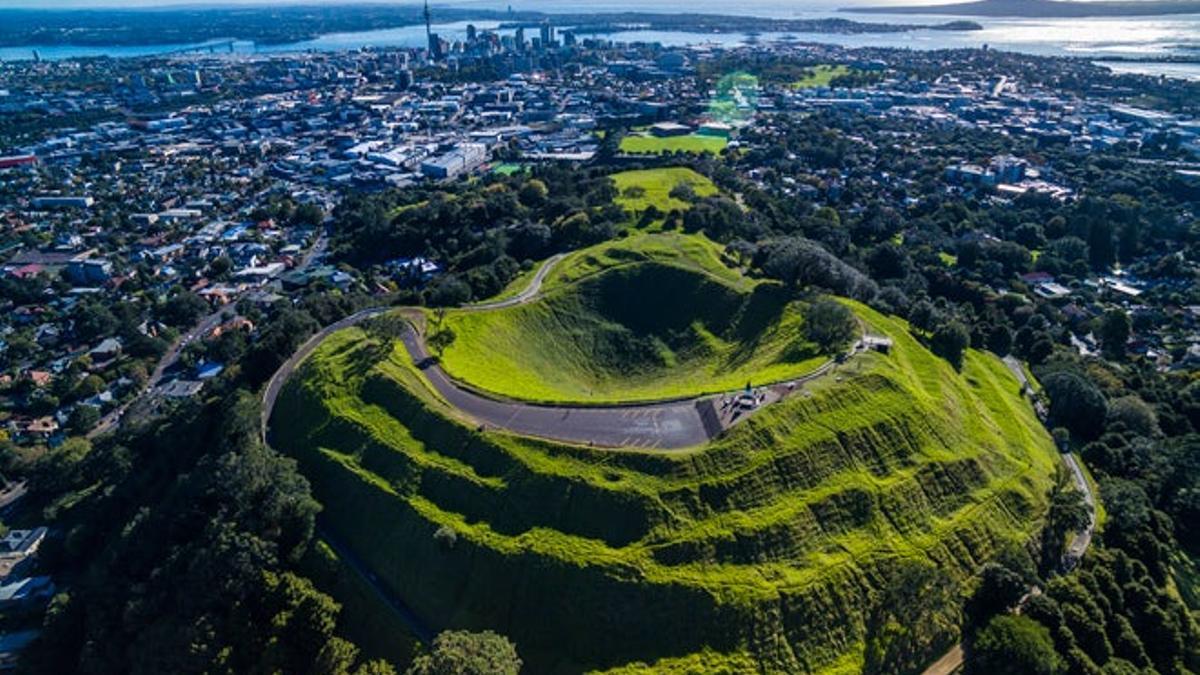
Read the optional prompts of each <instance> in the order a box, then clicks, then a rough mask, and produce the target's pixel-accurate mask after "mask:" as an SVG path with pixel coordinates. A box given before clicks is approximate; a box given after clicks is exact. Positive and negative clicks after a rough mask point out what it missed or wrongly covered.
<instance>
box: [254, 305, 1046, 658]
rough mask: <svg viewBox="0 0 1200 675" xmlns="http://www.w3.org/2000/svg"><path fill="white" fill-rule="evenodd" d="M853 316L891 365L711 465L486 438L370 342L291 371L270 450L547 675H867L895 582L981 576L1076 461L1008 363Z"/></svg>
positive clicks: (862, 372)
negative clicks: (881, 339) (945, 357)
mask: <svg viewBox="0 0 1200 675" xmlns="http://www.w3.org/2000/svg"><path fill="white" fill-rule="evenodd" d="M854 308H855V311H856V312H857V313H858V314H859V315H860V316H861V317H863V318H864V319H865V320H866V321H867V322H869V323H870V324H871V328H872V330H873V331H876V332H880V333H884V334H887V335H889V336H891V337H892V338H893V339H894V340H895V341H896V343H895V347H894V349H893V350H892V353H891V354H890V355H886V356H885V355H880V354H869V355H866V356H864V357H862V358H860V359H855V360H854V361H852V362H851V364H848V365H847V366H845V367H844V368H842V369H841V370H840V371H839V373H838V375H837V377H830V378H825V379H821V380H819V381H818V382H816V383H814V384H812V385H811V386H807V387H806V388H807V391H806V392H805V393H803V394H799V395H796V396H793V397H791V398H789V399H787V400H785V401H784V402H781V403H779V404H776V405H773V406H771V407H768V408H766V409H764V410H762V411H761V412H759V413H758V414H756V415H755V416H753V417H752V418H750V419H749V420H747V421H746V422H745V423H743V424H741V425H739V426H737V427H735V428H734V429H732V430H731V431H730V432H729V433H728V434H727V435H726V436H724V437H722V438H720V439H718V440H717V441H715V442H713V443H712V444H710V445H709V446H707V447H705V448H702V449H698V450H695V451H689V452H680V453H661V454H653V453H644V452H615V451H602V450H597V449H589V448H581V447H572V446H565V445H560V444H554V443H549V442H544V441H537V440H532V439H525V438H517V437H514V436H512V435H508V434H504V433H500V432H494V431H487V432H479V431H477V430H475V429H474V427H473V426H472V425H469V424H464V423H461V422H460V421H459V420H457V419H456V416H455V413H454V412H453V411H451V410H448V409H447V408H446V405H445V404H444V402H442V401H440V400H438V398H437V397H436V396H434V395H432V394H431V393H430V390H429V387H428V385H427V383H425V382H424V381H423V380H422V378H421V375H420V374H419V371H417V370H416V369H415V368H414V367H413V365H412V364H411V362H410V361H409V359H407V357H406V355H405V353H404V351H403V349H402V348H398V347H397V346H395V345H388V344H376V343H374V342H373V341H372V339H370V338H368V337H367V336H366V334H365V333H363V332H362V331H361V330H359V329H349V330H346V331H342V332H339V333H337V334H335V335H334V336H332V337H331V338H330V339H329V340H327V341H326V342H325V343H323V344H322V345H321V346H320V347H319V348H318V349H317V350H316V351H315V352H314V354H313V355H312V356H311V357H310V358H309V359H308V360H307V361H306V362H305V364H304V365H303V366H302V368H301V369H300V370H299V371H298V372H297V373H296V374H295V375H294V376H293V378H292V379H291V381H290V382H289V383H288V385H287V387H286V388H285V390H284V392H283V394H282V396H281V398H280V400H279V403H278V405H277V407H276V409H275V412H274V415H275V419H274V420H273V423H272V425H271V428H272V429H273V430H274V431H273V434H274V435H273V437H272V439H271V442H272V445H273V446H274V447H276V448H277V449H279V450H281V451H283V452H286V453H288V454H290V455H292V456H294V457H296V458H297V459H298V461H299V462H300V465H301V467H302V469H303V470H304V472H305V474H306V475H307V476H308V477H309V479H310V480H311V481H312V484H313V489H314V492H315V494H316V495H317V497H318V499H320V501H321V502H322V504H323V505H324V511H323V514H322V518H323V520H324V523H325V526H326V527H327V528H329V529H330V530H331V531H332V532H336V533H337V536H338V537H339V538H340V539H341V540H342V541H343V542H345V544H346V545H348V546H350V547H351V548H352V549H353V550H355V551H356V552H357V553H358V555H359V556H360V557H361V558H362V559H363V560H365V561H366V563H367V564H368V565H370V566H371V568H372V569H373V570H374V571H375V573H376V574H377V575H378V577H379V579H380V581H381V582H382V583H384V584H386V585H388V586H389V587H390V588H392V589H394V590H395V591H396V592H398V593H399V594H400V595H401V596H402V597H403V598H404V599H405V601H406V602H407V603H408V604H409V605H410V606H411V607H413V608H414V609H415V610H416V611H417V612H418V613H419V614H420V615H421V616H422V617H423V618H424V619H425V621H426V622H428V623H429V624H430V625H432V626H434V627H435V628H447V627H455V628H468V629H483V628H491V629H495V630H498V631H500V632H502V633H504V634H507V635H509V636H511V637H512V638H513V639H514V641H515V642H516V643H517V645H518V646H519V649H520V652H521V654H522V656H523V658H525V660H526V663H527V664H528V666H529V668H530V670H531V672H582V671H589V670H599V671H604V670H615V671H619V672H643V671H656V672H663V671H668V672H719V671H722V670H724V671H725V672H745V671H746V670H748V669H750V668H758V669H761V670H762V671H765V672H828V671H831V670H832V671H836V672H856V671H857V670H858V669H859V668H860V667H861V663H862V659H863V654H864V650H865V649H866V640H867V638H868V629H867V626H868V617H869V616H870V614H871V612H872V611H873V609H874V607H875V603H876V602H878V600H877V598H878V595H877V591H878V590H879V589H880V586H881V583H882V582H881V579H883V578H885V575H886V574H887V573H888V570H891V569H894V568H895V566H896V565H897V564H898V563H899V562H901V561H904V560H921V561H930V562H933V563H935V564H937V565H938V566H939V567H940V568H941V569H944V570H947V571H948V572H949V573H951V574H952V575H953V576H954V577H955V578H956V579H959V580H962V579H964V578H965V577H966V576H967V575H969V574H971V573H972V572H974V571H975V570H976V569H977V567H978V566H979V565H980V564H981V563H982V562H984V561H986V560H987V559H988V558H989V556H991V555H992V554H993V553H994V552H995V551H996V550H997V548H998V547H999V546H1001V545H1002V544H1003V543H1004V542H1006V541H1010V540H1016V539H1023V538H1024V537H1026V536H1028V535H1029V534H1031V533H1032V532H1033V531H1034V529H1035V528H1036V527H1037V525H1038V520H1039V518H1040V517H1041V515H1042V513H1043V512H1044V509H1045V502H1044V496H1043V495H1044V494H1045V489H1046V488H1047V487H1048V485H1049V484H1050V482H1051V478H1050V477H1051V476H1053V474H1054V468H1055V466H1056V461H1057V459H1056V453H1055V450H1054V448H1053V444H1052V442H1051V440H1050V438H1049V437H1048V435H1047V434H1046V433H1045V431H1044V430H1043V429H1042V427H1041V426H1040V425H1039V423H1038V421H1037V419H1036V417H1035V415H1034V413H1033V411H1032V409H1030V407H1029V406H1028V404H1027V403H1026V402H1025V401H1023V400H1022V399H1021V397H1020V395H1019V385H1018V383H1017V382H1016V380H1015V379H1014V378H1013V377H1012V375H1011V374H1010V373H1009V372H1008V370H1007V369H1006V368H1005V367H1004V365H1003V364H1002V363H1001V362H1000V361H999V360H998V359H996V358H994V357H993V356H991V355H987V354H984V353H979V352H974V351H971V352H968V354H967V355H966V358H965V364H964V367H963V371H962V372H961V373H956V372H955V371H954V370H953V369H951V368H950V366H949V365H947V364H946V363H945V362H944V361H942V360H941V359H938V358H936V357H934V356H933V355H931V354H930V353H929V352H928V351H927V350H925V349H924V348H923V347H922V346H921V345H920V344H918V343H917V342H916V341H915V340H914V339H912V338H911V337H910V336H909V333H908V331H907V327H906V326H905V325H904V323H903V322H901V321H898V320H895V319H891V318H887V317H884V316H881V315H879V314H877V313H874V312H872V311H871V310H869V309H868V308H865V307H861V306H857V305H855V306H854ZM435 535H436V536H435Z"/></svg>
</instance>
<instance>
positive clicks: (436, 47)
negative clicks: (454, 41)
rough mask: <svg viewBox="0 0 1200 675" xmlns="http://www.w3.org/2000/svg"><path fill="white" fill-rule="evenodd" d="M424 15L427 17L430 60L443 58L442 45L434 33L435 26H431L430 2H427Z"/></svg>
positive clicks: (426, 38) (427, 0)
mask: <svg viewBox="0 0 1200 675" xmlns="http://www.w3.org/2000/svg"><path fill="white" fill-rule="evenodd" d="M424 15H425V46H426V48H427V49H428V50H429V58H430V59H432V60H436V59H437V58H438V57H439V56H441V51H442V45H441V43H440V40H439V38H438V36H437V35H434V33H433V26H432V25H431V21H430V16H429V0H425V11H424Z"/></svg>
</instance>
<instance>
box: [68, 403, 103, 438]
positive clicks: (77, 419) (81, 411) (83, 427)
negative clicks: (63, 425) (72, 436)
mask: <svg viewBox="0 0 1200 675" xmlns="http://www.w3.org/2000/svg"><path fill="white" fill-rule="evenodd" d="M99 421H100V411H99V410H97V409H96V408H95V406H90V405H77V406H75V409H74V410H72V411H71V416H70V417H69V418H68V419H67V427H68V428H70V430H71V432H72V433H76V434H86V433H87V432H89V431H91V430H92V428H93V427H95V426H96V423H97V422H99Z"/></svg>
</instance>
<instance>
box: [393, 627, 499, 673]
mask: <svg viewBox="0 0 1200 675" xmlns="http://www.w3.org/2000/svg"><path fill="white" fill-rule="evenodd" d="M521 665H522V662H521V657H520V656H518V655H517V648H516V647H515V646H513V644H512V643H511V642H509V641H508V638H506V637H504V636H503V635H498V634H496V633H493V632H492V631H490V630H489V631H483V632H482V633H472V632H469V631H445V632H442V633H440V634H439V635H438V636H437V637H436V638H434V640H433V645H432V646H431V647H430V650H429V653H428V654H422V655H420V656H418V657H417V658H416V660H414V661H413V664H412V666H411V667H409V669H408V671H407V673H408V675H516V673H519V672H521Z"/></svg>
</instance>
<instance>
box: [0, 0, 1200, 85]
mask: <svg viewBox="0 0 1200 675" xmlns="http://www.w3.org/2000/svg"><path fill="white" fill-rule="evenodd" d="M886 1H887V0H815V1H814V2H805V3H795V2H780V1H779V0H743V1H742V2H739V3H737V4H736V6H731V5H730V3H729V2H727V0H692V1H691V2H689V3H688V5H687V11H689V12H697V13H714V14H719V13H732V14H741V15H751V16H766V17H776V18H798V19H818V18H829V17H838V18H846V19H851V20H856V21H862V22H868V23H869V22H880V23H921V24H934V23H939V22H943V21H948V20H952V19H954V18H958V17H949V16H945V15H937V14H929V15H886V14H853V13H845V12H838V11H837V9H838V8H839V7H843V6H847V5H851V4H854V3H856V2H857V3H862V4H884V3H885V2H886ZM914 1H920V0H914ZM893 2H894V0H893ZM445 4H446V5H452V6H455V7H479V8H486V9H498V10H503V9H505V8H507V7H508V6H510V5H509V3H507V2H504V1H503V0H500V1H497V0H465V1H461V0H460V1H458V2H451V3H445ZM511 6H512V7H513V8H514V9H517V10H538V11H546V12H620V11H643V12H677V11H679V9H680V6H679V5H678V4H677V3H673V2H668V1H667V0H639V1H637V2H634V1H632V0H624V1H622V0H596V1H592V0H561V1H559V0H556V1H554V2H550V1H549V0H531V1H529V2H523V3H519V4H518V3H513V4H512V5H511ZM436 14H437V9H436V4H435V6H434V16H435V18H436ZM972 20H974V21H977V22H978V23H980V24H981V25H983V26H984V29H983V30H981V31H970V32H948V31H932V30H918V31H911V32H905V33H878V34H856V35H830V34H826V33H789V34H787V35H786V36H787V37H789V38H794V39H798V40H802V41H806V42H821V43H828V44H839V45H842V46H846V47H868V46H873V47H898V48H908V49H943V48H961V47H979V46H982V45H984V44H987V45H989V46H990V47H991V48H994V49H1003V50H1009V51H1017V52H1023V53H1029V54H1038V55H1049V56H1080V57H1088V58H1092V59H1095V60H1099V61H1103V60H1105V59H1109V58H1113V57H1138V58H1142V59H1154V58H1161V57H1166V56H1191V57H1195V58H1196V60H1198V61H1200V15H1178V16H1169V17H1136V18H1121V19H1008V18H976V19H972ZM475 23H476V25H477V26H478V27H479V28H481V29H483V28H493V27H494V26H495V25H496V24H495V23H494V22H483V21H480V22H475ZM434 30H435V31H436V32H438V33H440V34H442V35H443V36H445V37H447V38H449V39H456V38H462V37H464V36H465V34H466V23H465V22H459V23H451V24H441V25H436V26H435V28H434ZM607 37H610V38H612V39H614V40H620V41H630V42H632V41H647V42H661V43H663V44H667V45H684V44H694V43H697V42H714V43H719V44H725V45H732V44H738V43H742V42H745V41H746V40H747V39H748V36H746V35H743V34H738V33H714V34H698V33H691V32H675V31H630V32H621V33H615V34H610V35H608V36H607ZM782 37H785V36H784V35H783V34H763V35H759V36H757V38H758V39H761V40H771V39H778V38H782ZM424 43H425V30H424V27H423V26H406V27H402V28H391V29H384V30H374V31H363V32H354V33H332V34H327V35H322V36H320V37H318V38H316V39H313V40H306V41H304V42H298V43H293V44H288V45H267V46H263V45H255V44H254V43H252V42H247V41H239V42H236V43H235V44H234V45H233V49H232V52H233V53H234V54H235V55H236V54H252V53H282V52H295V51H308V50H317V51H337V50H345V49H358V48H360V47H419V46H422V45H424ZM197 47H200V48H203V45H157V46H151V47H119V46H113V47H83V46H44V47H20V48H13V47H7V48H0V60H12V59H28V58H32V56H33V51H34V50H36V51H37V52H38V54H39V55H40V57H41V58H43V59H62V58H71V57H88V56H112V57H133V56H144V55H149V54H161V53H167V52H172V51H177V50H182V49H188V48H197ZM213 51H214V52H216V53H222V52H224V53H228V52H230V49H229V48H228V47H222V48H220V49H217V48H214V49H213ZM1118 66H1119V67H1120V68H1121V69H1122V70H1126V71H1129V72H1143V73H1148V74H1156V75H1159V74H1161V75H1167V76H1169V77H1183V78H1188V79H1200V63H1196V64H1190V63H1189V64H1163V63H1137V64H1118Z"/></svg>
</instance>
